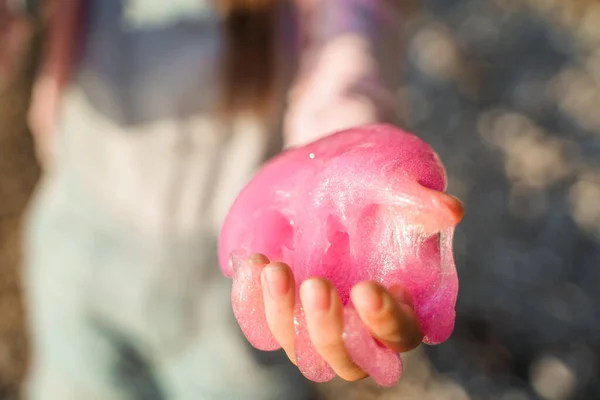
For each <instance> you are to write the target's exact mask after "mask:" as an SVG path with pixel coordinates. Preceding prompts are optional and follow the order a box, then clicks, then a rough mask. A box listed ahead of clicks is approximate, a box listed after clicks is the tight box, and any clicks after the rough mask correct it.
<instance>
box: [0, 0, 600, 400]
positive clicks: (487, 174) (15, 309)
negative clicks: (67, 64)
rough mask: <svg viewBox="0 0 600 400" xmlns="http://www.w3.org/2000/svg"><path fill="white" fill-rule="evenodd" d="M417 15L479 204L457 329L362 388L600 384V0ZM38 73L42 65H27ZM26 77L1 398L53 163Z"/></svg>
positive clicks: (18, 105) (19, 349)
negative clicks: (28, 113) (25, 243)
mask: <svg viewBox="0 0 600 400" xmlns="http://www.w3.org/2000/svg"><path fill="white" fill-rule="evenodd" d="M423 5H424V12H423V13H422V15H421V16H419V17H418V18H416V19H415V20H414V21H412V22H411V24H410V26H409V27H408V30H409V32H410V38H411V39H410V44H409V53H408V58H407V74H408V75H407V82H408V83H407V85H406V86H405V87H404V88H403V89H402V90H401V92H400V93H399V96H400V97H403V98H405V99H406V100H407V101H406V109H407V111H408V115H409V117H410V128H411V129H412V130H413V131H415V132H417V133H418V134H420V135H421V136H423V137H424V138H425V139H427V140H428V141H430V142H431V143H432V145H433V146H434V147H435V148H436V149H437V150H438V151H439V153H440V154H441V156H442V159H443V160H444V162H445V164H446V166H447V168H448V172H449V177H450V191H451V192H452V193H453V194H456V195H458V196H459V197H461V198H462V199H463V200H464V201H465V203H466V207H467V215H466V217H465V220H464V223H462V224H461V226H460V227H459V229H458V232H457V238H456V244H455V251H456V262H457V267H458V272H459V276H460V280H461V281H460V282H461V291H460V295H459V302H458V307H457V313H458V315H457V327H456V331H455V334H454V335H453V337H452V339H451V340H449V341H448V342H447V343H445V344H443V345H440V346H437V347H423V348H420V349H418V350H416V351H414V352H413V353H411V354H409V355H407V356H406V357H405V375H404V378H403V380H402V382H401V383H400V384H399V385H398V387H396V388H394V389H390V390H379V389H377V388H375V387H374V386H373V385H372V383H371V382H369V381H365V382H361V383H360V384H358V385H357V384H353V385H347V384H344V383H343V382H339V381H335V382H332V383H330V384H328V385H323V386H322V389H323V392H324V394H326V395H327V397H328V398H330V399H336V400H337V399H347V400H353V399H356V400H371V399H379V400H387V399H398V398H401V399H406V400H417V399H418V400H424V399H431V400H445V399H449V400H468V399H472V400H476V399H486V400H487V399H498V400H527V399H547V400H573V399H577V400H579V399H581V400H597V399H600V381H599V380H598V379H597V377H598V376H600V364H599V363H600V318H598V317H599V316H600V290H599V288H600V2H599V1H596V0H568V1H567V0H497V1H496V0H485V1H484V0H423ZM24 75H27V74H24ZM26 80H27V79H26V77H25V76H24V77H22V82H21V83H20V84H19V85H18V86H17V87H15V88H14V90H13V91H12V93H11V94H10V95H9V96H3V97H2V98H1V99H0V199H1V200H0V201H1V202H2V207H1V208H0V274H1V276H0V399H11V398H16V391H15V388H16V380H17V378H18V377H19V376H20V374H21V371H22V368H23V365H24V364H23V359H24V355H25V352H24V351H25V350H24V349H25V347H24V345H23V335H22V331H21V326H22V325H21V322H22V316H21V313H20V310H21V306H20V303H19V300H18V293H19V291H18V285H17V281H16V277H15V271H16V268H17V265H18V264H17V260H18V254H17V252H16V249H17V248H18V247H17V237H18V236H17V232H16V229H17V226H18V215H19V213H20V212H21V210H22V208H23V206H24V203H25V201H26V199H27V196H28V194H29V192H30V191H31V188H32V185H33V182H34V181H35V178H36V176H37V168H36V166H35V164H34V161H33V157H32V151H31V147H30V139H29V136H28V135H27V133H26V131H25V129H24V127H23V121H22V112H23V105H24V101H25V97H26V96H25V95H24V94H23V93H24V92H23V91H24V90H25V89H26V86H27V85H26Z"/></svg>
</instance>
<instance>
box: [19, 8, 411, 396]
mask: <svg viewBox="0 0 600 400" xmlns="http://www.w3.org/2000/svg"><path fill="white" fill-rule="evenodd" d="M84 3H85V4H84ZM393 3H394V1H391V0H390V1H389V2H388V1H386V0H380V1H374V0H327V1H319V0H315V1H309V0H302V1H300V0H298V1H296V2H284V1H277V0H220V1H207V0H169V1H168V2H167V1H156V0H87V1H85V2H84V1H83V0H55V1H54V2H52V4H51V6H52V7H51V12H52V14H51V16H50V17H51V18H52V21H51V29H50V32H49V35H50V36H49V41H48V44H47V47H46V49H47V54H46V57H45V60H44V62H43V64H42V66H41V70H40V76H39V78H38V80H37V82H36V84H35V86H34V91H33V102H32V107H31V112H30V124H31V127H32V131H33V133H34V136H35V139H36V146H37V153H38V156H39V159H40V162H41V163H42V164H43V166H44V169H45V173H44V177H43V179H42V181H41V183H40V184H39V188H38V190H37V193H36V195H35V197H34V200H33V202H32V204H31V207H30V214H29V216H28V219H27V221H26V239H27V252H26V255H27V260H26V269H25V274H24V279H25V289H26V292H27V295H28V297H27V304H28V310H29V314H30V315H29V316H30V321H31V322H30V326H31V332H32V346H33V360H32V368H31V371H30V375H29V379H28V386H27V389H28V393H27V397H28V398H30V399H60V400H69V399H77V400H80V399H86V400H87V399H89V400H93V399H132V398H143V399H153V398H169V399H171V398H172V399H211V400H213V399H228V400H231V399H233V400H236V399H249V400H251V399H257V400H262V399H290V400H292V399H303V400H304V399H307V398H309V393H308V385H306V382H305V381H304V380H303V379H302V377H301V376H300V374H299V373H298V371H297V370H296V369H295V368H294V367H293V366H292V365H291V364H290V363H283V362H281V361H280V360H279V359H278V353H259V352H256V351H253V350H252V349H251V348H250V346H249V345H248V344H247V343H246V341H245V340H244V338H243V336H242V335H241V333H240V332H239V329H238V327H237V325H236V322H235V319H234V318H233V317H232V313H231V306H230V298H229V296H230V294H229V291H230V281H228V280H226V279H225V278H223V277H222V276H221V275H220V271H219V268H218V265H217V252H216V242H217V238H218V233H219V229H220V224H221V222H222V220H223V218H224V216H225V213H226V212H227V210H228V207H229V206H230V204H231V202H232V201H233V199H234V198H235V196H236V194H237V193H238V191H239V190H240V189H241V188H242V186H243V185H244V184H245V183H246V182H247V181H248V180H249V179H250V178H251V176H252V173H253V172H254V171H255V170H256V168H258V167H259V166H260V164H261V163H262V162H263V161H264V160H265V159H266V158H267V157H269V156H270V155H273V154H274V153H276V152H277V151H278V150H280V148H281V147H282V146H294V145H299V144H303V143H306V142H309V141H312V140H314V139H316V138H318V137H319V136H320V135H324V134H327V133H329V132H331V131H333V130H336V129H342V128H347V127H352V126H355V125H359V124H363V123H370V122H381V121H388V122H395V121H394V118H395V112H394V92H393V88H394V86H395V81H394V79H395V78H394V77H395V76H397V75H398V74H399V70H400V67H399V56H400V53H401V49H400V44H399V40H398V37H399V36H398V33H399V32H398V21H399V19H398V14H397V11H398V10H396V6H395V5H394V4H393ZM298 26H301V27H302V29H301V30H300V29H297V27H298ZM282 131H283V133H284V134H283V135H280V134H279V132H282ZM240 223H243V221H240ZM249 262H255V263H259V264H262V265H266V267H265V272H264V274H263V275H264V279H263V285H264V290H265V292H267V291H268V290H269V289H271V292H273V293H280V294H281V296H274V297H273V298H271V299H270V300H268V301H267V302H266V304H265V310H266V313H267V317H268V320H269V323H270V327H271V329H272V331H273V333H274V335H275V337H276V338H277V339H278V340H279V342H280V343H281V345H282V347H283V348H284V350H285V351H286V352H287V354H288V356H289V358H290V359H292V361H293V359H294V353H293V346H292V343H293V327H292V320H291V303H292V302H293V293H290V292H289V291H287V292H286V291H285V290H282V289H284V288H286V287H289V286H290V284H291V279H292V277H291V274H290V271H289V268H288V267H287V266H285V265H281V264H276V263H275V264H269V260H266V259H265V258H264V257H262V256H260V255H257V256H255V257H253V258H252V259H251V260H249ZM267 264H268V265H267ZM399 290H401V289H399ZM292 292H293V291H292ZM301 293H302V296H303V298H302V300H303V304H305V307H306V309H307V311H306V312H307V320H308V321H309V322H310V321H312V328H311V332H310V334H311V339H312V340H313V342H314V343H315V346H316V348H317V350H318V351H319V352H320V353H321V354H322V355H323V357H324V358H325V359H326V360H327V361H329V362H330V364H331V365H332V367H333V368H334V370H335V371H336V372H337V373H338V374H339V375H340V376H342V377H343V378H345V379H347V380H357V379H361V378H363V377H364V376H365V375H366V374H365V373H364V371H361V370H360V369H359V368H358V367H357V366H356V365H354V364H353V363H352V361H351V360H350V359H349V358H348V356H347V354H346V352H345V350H344V348H343V344H342V341H341V332H340V326H341V314H340V312H339V311H340V310H339V309H337V308H336V306H335V305H336V299H337V294H336V293H335V290H334V289H333V288H332V287H331V285H330V284H329V282H326V281H323V280H317V279H315V280H310V281H308V282H307V283H305V284H304V285H303V287H302V290H301ZM395 295H396V297H397V293H396V294H395ZM353 301H354V303H355V304H356V306H357V309H358V311H359V313H360V315H361V317H362V318H363V320H364V321H365V323H366V324H367V326H368V327H369V328H370V329H371V331H372V333H373V335H374V336H376V337H377V338H378V339H379V340H380V341H381V342H382V343H384V344H385V345H387V346H389V347H391V348H393V349H396V350H397V351H406V350H409V349H411V348H413V347H415V346H416V345H417V344H418V343H419V342H420V339H421V336H420V333H419V330H418V327H417V324H416V322H415V318H414V314H413V313H412V309H411V307H410V299H408V298H406V299H405V302H404V303H403V304H397V303H396V302H395V301H394V300H392V294H391V293H390V292H388V291H386V290H384V289H383V288H381V287H378V286H377V285H375V284H373V283H369V282H364V283H361V284H359V285H357V287H356V288H355V290H354V292H353ZM311 305H312V306H314V307H311ZM309 325H311V324H309Z"/></svg>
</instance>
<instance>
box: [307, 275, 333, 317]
mask: <svg viewBox="0 0 600 400" xmlns="http://www.w3.org/2000/svg"><path fill="white" fill-rule="evenodd" d="M300 297H301V299H302V305H303V306H304V308H305V309H310V310H313V311H326V310H329V308H330V307H331V290H330V289H329V286H328V285H327V283H325V281H323V280H321V279H309V280H307V281H304V283H303V284H302V286H301V287H300Z"/></svg>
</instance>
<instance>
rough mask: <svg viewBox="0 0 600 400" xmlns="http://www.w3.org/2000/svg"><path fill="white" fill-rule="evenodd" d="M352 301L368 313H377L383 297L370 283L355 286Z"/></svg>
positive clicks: (382, 303)
mask: <svg viewBox="0 0 600 400" xmlns="http://www.w3.org/2000/svg"><path fill="white" fill-rule="evenodd" d="M352 301H353V302H354V305H355V306H356V307H360V308H361V309H362V310H364V311H366V312H368V313H370V314H377V313H379V312H381V310H383V307H384V299H383V296H382V293H381V291H380V290H377V288H376V287H373V286H371V285H360V286H357V287H356V288H355V289H354V296H352Z"/></svg>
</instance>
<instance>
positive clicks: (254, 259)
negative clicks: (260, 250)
mask: <svg viewBox="0 0 600 400" xmlns="http://www.w3.org/2000/svg"><path fill="white" fill-rule="evenodd" d="M248 262H249V263H250V264H254V265H265V264H268V263H269V259H268V258H267V257H266V256H264V255H262V254H253V255H251V256H250V257H248Z"/></svg>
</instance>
